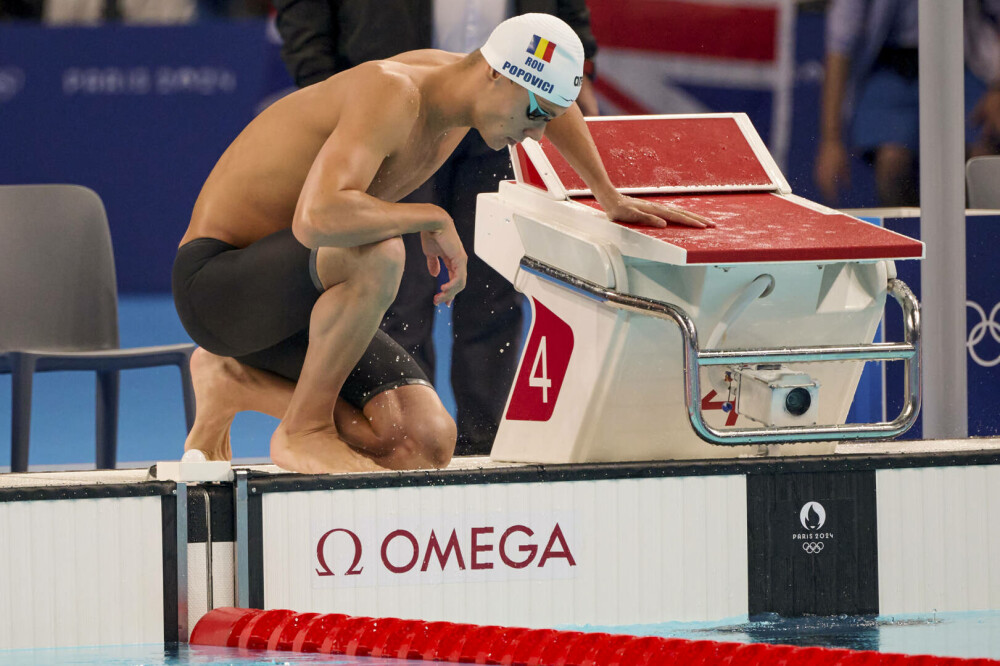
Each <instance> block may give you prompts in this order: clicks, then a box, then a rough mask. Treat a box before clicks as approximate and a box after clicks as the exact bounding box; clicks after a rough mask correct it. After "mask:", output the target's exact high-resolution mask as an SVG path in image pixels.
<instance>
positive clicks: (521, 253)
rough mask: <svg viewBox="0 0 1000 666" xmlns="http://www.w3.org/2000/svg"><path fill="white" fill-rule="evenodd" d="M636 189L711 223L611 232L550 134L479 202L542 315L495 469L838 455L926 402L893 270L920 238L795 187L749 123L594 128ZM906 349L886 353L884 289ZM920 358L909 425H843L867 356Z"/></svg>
mask: <svg viewBox="0 0 1000 666" xmlns="http://www.w3.org/2000/svg"><path fill="white" fill-rule="evenodd" d="M587 122H588V125H589V128H590V131H591V134H592V135H593V137H594V141H595V143H596V145H597V148H598V151H599V152H600V154H601V157H602V159H603V161H604V165H605V168H606V169H607V171H608V174H609V176H610V177H611V180H612V182H613V183H614V184H615V186H616V187H618V188H619V190H620V191H622V192H623V193H626V194H630V195H632V196H636V197H640V198H643V199H647V200H650V201H656V202H661V203H665V204H669V205H676V206H679V207H681V208H684V209H687V210H690V211H692V212H695V213H700V214H702V215H705V216H707V217H709V218H711V219H712V220H713V221H714V222H715V223H716V224H717V226H716V227H715V228H713V229H695V228H688V227H683V226H677V225H673V224H671V225H669V226H667V227H666V228H652V227H640V226H635V225H627V224H621V223H617V222H612V221H609V220H608V219H607V217H606V215H605V214H604V211H603V210H602V209H601V207H600V205H599V204H598V202H597V200H596V199H595V198H594V196H593V194H592V193H591V192H590V190H588V189H587V187H586V185H585V183H584V182H583V181H582V179H581V178H580V177H579V176H578V175H577V174H576V173H575V172H574V171H573V169H572V168H571V167H570V166H569V164H568V163H567V162H566V160H565V159H563V157H562V156H561V155H560V154H559V152H558V151H557V150H556V149H555V147H554V146H552V144H551V143H549V142H548V141H547V140H543V141H542V142H541V143H538V142H534V141H532V140H530V139H528V140H525V141H524V142H523V143H521V144H519V145H517V146H514V147H513V148H512V149H511V155H512V160H513V163H514V171H515V175H516V180H515V181H510V182H502V183H501V184H500V187H499V191H498V192H496V193H487V194H482V195H480V196H479V199H478V202H477V212H476V243H475V252H476V254H477V255H479V256H480V257H481V258H482V259H483V260H484V261H486V263H488V264H490V265H491V266H492V267H493V268H495V269H496V270H497V271H499V272H500V274H501V275H503V277H505V278H506V279H508V280H510V281H511V282H512V283H513V284H514V285H515V287H516V288H517V289H518V290H519V291H521V292H522V293H524V294H525V295H526V296H527V297H528V299H529V302H530V304H531V308H532V312H533V317H532V324H531V330H530V333H529V335H528V339H527V341H526V343H525V345H524V349H523V351H522V355H521V360H520V365H519V368H518V372H517V375H516V377H515V380H514V384H513V386H512V387H511V391H510V394H509V396H508V399H507V404H506V407H505V410H504V414H503V419H502V421H501V423H500V427H499V430H498V432H497V437H496V440H495V442H494V444H493V449H492V452H491V457H492V458H493V459H494V460H502V461H516V462H541V463H566V462H596V461H605V462H607V461H624V460H655V459H692V458H719V457H735V456H760V455H770V454H781V455H788V454H794V455H803V454H829V453H832V452H833V451H834V448H835V446H836V443H837V442H838V441H842V440H857V439H884V438H891V437H895V436H898V435H900V434H902V433H903V432H905V431H906V430H907V429H908V428H909V427H910V426H911V425H912V423H913V421H914V420H915V419H916V416H917V413H918V411H919V407H920V345H919V342H920V318H919V314H920V312H919V304H918V303H917V302H916V300H915V298H914V297H913V295H912V293H911V292H910V290H909V289H908V288H907V287H906V285H905V284H903V283H902V282H901V281H899V280H898V279H896V273H895V263H894V262H895V261H896V260H901V259H920V258H922V257H923V252H924V250H923V244H922V243H920V242H918V241H915V240H913V239H910V238H907V237H905V236H902V235H900V234H896V233H893V232H891V231H888V230H886V229H883V228H881V227H878V226H875V225H872V224H869V223H867V222H864V221H863V220H860V219H857V218H854V217H850V216H848V215H844V214H841V213H838V212H837V211H834V210H832V209H829V208H826V207H824V206H821V205H819V204H817V203H814V202H812V201H809V200H806V199H803V198H801V197H798V196H795V195H793V194H792V193H791V189H790V188H789V186H788V183H787V182H786V181H785V179H784V177H783V176H782V174H781V172H780V170H779V169H778V167H777V164H776V163H775V162H774V160H773V159H772V158H771V156H770V154H769V153H768V151H767V149H766V147H765V146H764V143H763V142H762V141H761V139H760V137H759V136H758V135H757V133H756V131H755V130H754V128H753V126H752V124H751V123H750V121H749V119H748V118H747V117H746V115H744V114H708V115H694V116H691V115H678V116H630V117H603V118H591V119H588V121H587ZM887 295H892V296H893V298H894V299H895V300H896V301H897V302H898V303H899V305H900V306H901V307H902V310H903V315H904V316H903V320H904V341H903V342H878V343H873V342H872V341H873V339H874V337H875V333H876V330H877V328H878V325H879V322H880V321H881V318H882V314H883V309H884V306H885V301H886V296H887ZM890 360H895V361H902V362H904V363H905V364H906V371H905V373H904V374H905V376H906V385H905V386H904V392H905V394H906V395H905V400H904V406H903V408H902V410H901V412H900V414H899V415H898V417H896V418H895V419H894V420H892V421H886V422H879V423H868V424H847V423H845V422H846V419H847V413H848V410H849V408H850V406H851V402H852V400H853V397H854V392H855V390H856V388H857V385H858V380H859V378H860V375H861V371H862V369H863V366H864V362H867V361H890Z"/></svg>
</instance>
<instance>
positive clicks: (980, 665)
mask: <svg viewBox="0 0 1000 666" xmlns="http://www.w3.org/2000/svg"><path fill="white" fill-rule="evenodd" d="M290 612H291V611H282V610H278V611H268V612H267V613H268V615H267V620H265V621H266V622H268V623H271V624H275V625H277V624H280V622H281V621H283V620H287V619H288V613H290ZM262 614H263V611H259V610H253V609H242V608H239V609H237V608H216V609H215V610H211V611H209V612H208V613H207V614H205V615H204V616H203V617H202V618H201V619H200V620H199V621H198V624H197V625H196V626H195V628H194V631H193V632H192V634H191V643H193V644H196V645H219V646H222V645H229V646H232V645H233V642H232V637H233V636H235V635H237V633H238V632H240V631H243V630H244V628H245V627H248V626H249V622H250V621H251V620H252V619H254V618H257V617H258V616H261V615H262ZM307 615H308V616H311V615H313V614H312V613H306V614H303V615H302V619H303V620H305V619H306V618H305V616H307ZM278 618H281V619H280V620H279V619H278ZM260 621H261V620H258V622H260ZM295 624H296V626H299V627H301V628H300V634H309V637H308V639H307V638H306V637H305V636H302V637H301V638H302V639H301V640H300V639H299V638H296V639H295V640H294V641H293V645H294V650H295V651H301V652H315V651H316V650H315V648H316V642H317V639H318V640H319V642H320V644H321V646H322V648H321V649H322V651H323V652H333V653H336V654H348V655H355V654H357V655H366V654H376V653H381V654H387V655H391V651H390V652H388V653H387V652H386V651H385V650H383V649H382V646H386V645H387V644H388V643H389V642H390V640H389V636H391V635H399V634H401V633H402V634H403V636H404V638H403V640H402V643H407V644H408V647H406V646H403V645H401V646H400V647H399V649H398V652H399V656H400V657H406V658H409V659H423V660H427V661H439V662H440V661H449V662H452V663H454V662H463V663H477V664H505V665H507V666H541V665H542V664H548V665H550V666H649V665H652V664H657V665H661V664H662V665H663V666H667V665H672V664H692V665H693V664H700V665H701V666H723V665H724V664H726V665H728V666H737V665H740V666H773V665H775V664H784V665H785V666H889V665H896V664H898V665H899V666H931V664H933V665H934V666H974V665H975V666H1000V662H997V661H992V660H989V659H972V660H968V659H958V658H952V657H927V656H915V657H914V656H909V655H897V654H883V653H879V652H854V651H851V650H840V649H831V648H818V647H792V646H787V645H764V644H755V645H747V644H744V643H729V642H716V641H689V640H680V639H676V638H658V637H652V636H645V637H637V636H628V635H621V634H604V633H586V634H583V633H580V632H576V631H555V630H552V629H523V628H516V627H515V628H509V629H501V628H500V627H479V626H477V625H474V624H457V623H454V622H430V623H423V622H417V621H411V620H398V619H396V618H382V619H376V618H370V617H349V616H347V615H337V614H330V615H323V616H320V617H319V618H316V617H313V618H312V619H311V620H310V621H308V622H306V621H303V622H296V623H295ZM410 625H413V629H412V630H411V629H408V628H406V627H409V626H410ZM248 631H250V632H251V633H252V631H253V630H252V629H250V630H248ZM320 634H322V635H320ZM411 640H412V642H410V641H411ZM404 652H405V655H404V654H403V653H404Z"/></svg>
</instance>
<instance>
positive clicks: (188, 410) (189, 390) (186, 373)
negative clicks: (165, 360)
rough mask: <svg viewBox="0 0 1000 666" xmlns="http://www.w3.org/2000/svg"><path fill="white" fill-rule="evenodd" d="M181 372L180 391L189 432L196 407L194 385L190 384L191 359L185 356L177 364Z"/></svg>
mask: <svg viewBox="0 0 1000 666" xmlns="http://www.w3.org/2000/svg"><path fill="white" fill-rule="evenodd" d="M178 367H179V368H180V370H181V391H182V392H183V393H184V420H185V421H186V422H187V431H188V432H191V428H193V427H194V416H195V409H196V405H195V402H194V385H193V384H192V383H191V357H190V356H187V357H186V358H185V359H184V360H183V361H181V362H180V363H179V364H178Z"/></svg>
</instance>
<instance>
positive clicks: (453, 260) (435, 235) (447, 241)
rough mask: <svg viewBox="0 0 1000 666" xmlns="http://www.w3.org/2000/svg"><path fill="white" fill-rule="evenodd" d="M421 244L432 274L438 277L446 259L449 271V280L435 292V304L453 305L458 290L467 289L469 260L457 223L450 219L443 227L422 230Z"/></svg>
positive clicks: (446, 268)
mask: <svg viewBox="0 0 1000 666" xmlns="http://www.w3.org/2000/svg"><path fill="white" fill-rule="evenodd" d="M420 245H421V247H423V250H424V255H425V256H426V257H427V270H428V271H429V272H430V274H431V275H433V276H435V277H437V275H438V274H439V273H440V272H441V261H444V267H445V270H447V271H448V281H447V282H445V283H444V284H443V285H441V291H440V292H438V293H437V294H435V296H434V305H440V304H442V303H444V304H445V305H451V303H452V301H454V300H455V296H456V295H457V294H458V292H460V291H462V290H463V289H465V280H466V264H467V263H468V261H469V257H468V255H466V254H465V248H464V247H462V241H461V240H460V239H459V238H458V232H457V231H455V224H454V223H453V222H451V221H450V220H449V223H448V224H446V225H445V226H444V228H442V229H439V230H437V231H422V232H420Z"/></svg>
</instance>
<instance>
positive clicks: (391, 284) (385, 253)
mask: <svg viewBox="0 0 1000 666" xmlns="http://www.w3.org/2000/svg"><path fill="white" fill-rule="evenodd" d="M364 252H365V253H364V259H363V262H362V263H363V267H362V269H361V272H360V274H359V275H358V281H359V282H362V283H364V284H365V285H366V286H367V289H368V291H369V294H368V296H369V297H370V298H373V299H376V300H377V301H378V302H379V303H380V304H382V305H384V306H385V307H388V306H389V305H391V304H392V302H393V301H394V300H395V299H396V292H397V290H398V289H399V282H400V280H402V278H403V268H404V266H405V265H406V249H405V247H404V246H403V239H402V238H399V237H396V238H387V239H386V240H384V241H379V242H378V243H372V245H370V246H369V247H367V248H365V251H364Z"/></svg>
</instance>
